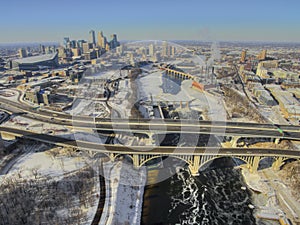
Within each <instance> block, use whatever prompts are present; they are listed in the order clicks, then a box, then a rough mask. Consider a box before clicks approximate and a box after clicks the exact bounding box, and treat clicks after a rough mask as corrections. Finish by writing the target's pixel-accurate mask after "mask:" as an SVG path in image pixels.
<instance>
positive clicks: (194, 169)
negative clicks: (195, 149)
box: [189, 155, 200, 176]
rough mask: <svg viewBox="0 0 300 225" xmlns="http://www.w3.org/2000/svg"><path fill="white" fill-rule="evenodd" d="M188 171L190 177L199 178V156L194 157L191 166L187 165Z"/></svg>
mask: <svg viewBox="0 0 300 225" xmlns="http://www.w3.org/2000/svg"><path fill="white" fill-rule="evenodd" d="M189 170H190V172H191V174H192V176H199V170H200V156H198V155H196V156H194V159H193V162H192V164H189Z"/></svg>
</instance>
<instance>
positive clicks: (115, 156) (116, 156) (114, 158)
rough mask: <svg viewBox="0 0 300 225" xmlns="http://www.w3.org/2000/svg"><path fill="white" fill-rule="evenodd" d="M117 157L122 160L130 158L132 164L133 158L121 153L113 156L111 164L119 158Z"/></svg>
mask: <svg viewBox="0 0 300 225" xmlns="http://www.w3.org/2000/svg"><path fill="white" fill-rule="evenodd" d="M119 157H124V158H130V159H131V161H132V162H133V156H132V155H129V154H121V153H118V154H115V155H114V156H113V160H112V161H113V162H114V161H115V160H116V159H117V158H119Z"/></svg>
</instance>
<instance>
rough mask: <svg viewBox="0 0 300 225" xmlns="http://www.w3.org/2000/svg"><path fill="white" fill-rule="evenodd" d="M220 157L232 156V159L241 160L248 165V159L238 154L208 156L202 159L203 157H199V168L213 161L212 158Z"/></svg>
mask: <svg viewBox="0 0 300 225" xmlns="http://www.w3.org/2000/svg"><path fill="white" fill-rule="evenodd" d="M222 158H232V159H239V160H241V161H243V162H244V163H245V164H247V165H249V164H250V160H249V159H247V158H246V157H240V156H223V155H222V156H213V157H209V158H207V159H204V160H203V158H202V159H201V162H200V166H199V169H201V168H203V167H205V166H207V164H209V163H211V162H213V161H214V160H216V159H222Z"/></svg>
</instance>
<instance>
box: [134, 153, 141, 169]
mask: <svg viewBox="0 0 300 225" xmlns="http://www.w3.org/2000/svg"><path fill="white" fill-rule="evenodd" d="M133 166H134V168H135V169H138V168H140V167H141V166H140V157H139V155H133Z"/></svg>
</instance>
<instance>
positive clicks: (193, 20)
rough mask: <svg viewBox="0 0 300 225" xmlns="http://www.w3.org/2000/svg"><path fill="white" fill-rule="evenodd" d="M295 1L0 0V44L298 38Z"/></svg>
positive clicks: (299, 16)
mask: <svg viewBox="0 0 300 225" xmlns="http://www.w3.org/2000/svg"><path fill="white" fill-rule="evenodd" d="M299 9H300V1H298V0H281V1H278V0H273V1H267V0H265V1H264V0H260V1H259V0H247V1H241V0H239V1H238V0H221V1H217V0H208V1H202V0H181V1H179V0H152V1H151V0H148V1H143V0H110V1H109V0H106V1H102V0H85V1H82V0H81V1H75V0H26V1H25V0H9V1H7V0H3V1H1V3H0V30H1V32H0V43H2V42H35V41H61V40H62V39H63V37H64V36H70V38H71V39H87V38H88V31H89V30H90V29H94V30H96V31H98V30H103V32H104V34H105V35H106V36H108V37H109V35H110V34H111V33H117V34H118V37H119V39H122V40H140V39H143V40H147V39H164V40H165V39H167V40H179V39H193V40H197V39H198V40H219V41H221V40H241V41H250V40H251V41H297V42H300V29H299V25H300V13H299Z"/></svg>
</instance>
